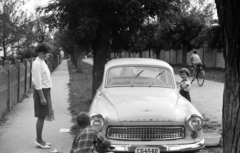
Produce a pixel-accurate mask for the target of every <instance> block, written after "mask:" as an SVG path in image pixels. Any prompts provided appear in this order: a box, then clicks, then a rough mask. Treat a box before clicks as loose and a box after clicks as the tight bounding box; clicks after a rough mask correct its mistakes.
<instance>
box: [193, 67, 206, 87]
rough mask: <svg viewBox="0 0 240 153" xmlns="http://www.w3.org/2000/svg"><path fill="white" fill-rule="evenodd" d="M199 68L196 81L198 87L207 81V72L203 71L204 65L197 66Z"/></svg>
mask: <svg viewBox="0 0 240 153" xmlns="http://www.w3.org/2000/svg"><path fill="white" fill-rule="evenodd" d="M197 66H198V69H197V74H196V79H197V82H198V85H199V86H202V85H203V84H204V80H205V71H204V70H203V66H202V65H197ZM191 70H192V72H191V77H193V71H194V67H192V68H191ZM192 82H193V81H192Z"/></svg>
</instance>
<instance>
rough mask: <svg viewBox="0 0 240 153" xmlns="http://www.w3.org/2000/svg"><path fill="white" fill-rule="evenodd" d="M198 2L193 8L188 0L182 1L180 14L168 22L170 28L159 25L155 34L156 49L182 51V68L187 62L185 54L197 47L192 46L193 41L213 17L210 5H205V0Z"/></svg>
mask: <svg viewBox="0 0 240 153" xmlns="http://www.w3.org/2000/svg"><path fill="white" fill-rule="evenodd" d="M198 2H199V5H197V6H195V5H192V4H191V3H190V1H189V0H183V1H182V3H181V5H180V8H181V12H179V13H178V14H176V16H175V17H174V19H175V20H172V21H171V22H170V24H171V26H168V25H166V24H162V23H161V24H159V26H160V27H159V28H158V30H157V32H156V37H155V38H156V41H157V42H159V43H160V44H159V45H158V48H162V49H175V50H179V49H182V65H183V66H185V65H186V62H187V60H186V57H187V52H188V51H190V50H191V49H192V48H193V47H198V46H194V45H195V44H194V43H193V41H194V40H195V38H197V36H198V35H199V34H200V32H201V31H202V29H203V28H205V27H206V25H207V24H208V23H209V22H210V19H211V18H212V16H213V6H212V4H211V3H207V4H206V3H205V0H200V1H198ZM156 47H157V46H156Z"/></svg>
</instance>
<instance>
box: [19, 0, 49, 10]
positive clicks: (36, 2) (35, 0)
mask: <svg viewBox="0 0 240 153" xmlns="http://www.w3.org/2000/svg"><path fill="white" fill-rule="evenodd" d="M26 1H27V2H26V4H25V5H24V6H23V9H24V10H26V11H27V12H28V13H34V12H35V8H36V7H37V6H46V5H47V4H48V3H49V0H26Z"/></svg>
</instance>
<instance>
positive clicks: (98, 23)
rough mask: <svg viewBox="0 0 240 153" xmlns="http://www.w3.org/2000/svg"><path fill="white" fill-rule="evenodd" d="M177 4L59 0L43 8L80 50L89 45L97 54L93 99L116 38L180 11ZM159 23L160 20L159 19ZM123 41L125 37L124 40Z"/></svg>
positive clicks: (139, 0) (135, 0)
mask: <svg viewBox="0 0 240 153" xmlns="http://www.w3.org/2000/svg"><path fill="white" fill-rule="evenodd" d="M179 2H180V1H175V0H168V1H166V0H117V1H116V0H111V1H106V0H57V1H55V3H52V4H50V5H49V6H48V7H46V8H44V11H45V13H46V22H47V23H48V24H50V26H52V27H56V26H58V27H62V28H65V27H67V28H68V30H69V31H70V32H71V33H72V36H73V37H74V38H76V40H77V41H78V43H79V44H80V45H79V46H86V45H87V46H88V45H90V46H91V48H92V49H93V53H94V65H93V87H92V90H93V95H95V92H96V90H97V88H98V87H99V85H100V84H101V82H102V77H103V71H104V65H105V63H106V57H107V53H108V50H109V48H110V40H113V39H114V38H115V37H113V36H114V35H118V34H120V35H121V34H122V33H124V32H126V31H129V34H130V35H134V34H135V33H137V32H138V30H139V28H140V27H141V25H142V24H143V22H144V21H145V19H146V18H147V17H149V16H150V17H152V18H154V17H155V16H159V17H160V16H164V15H166V14H168V13H170V10H178V3H179ZM159 19H160V18H159ZM121 38H123V37H121Z"/></svg>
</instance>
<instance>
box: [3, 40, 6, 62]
mask: <svg viewBox="0 0 240 153" xmlns="http://www.w3.org/2000/svg"><path fill="white" fill-rule="evenodd" d="M2 46H3V57H4V60H6V59H7V49H6V46H5V43H2Z"/></svg>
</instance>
